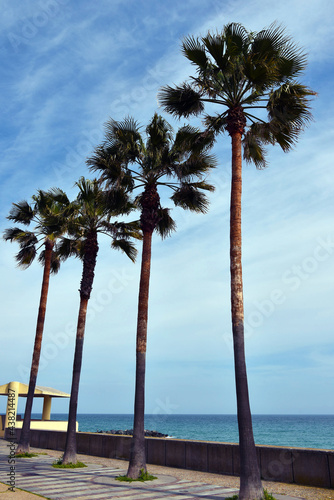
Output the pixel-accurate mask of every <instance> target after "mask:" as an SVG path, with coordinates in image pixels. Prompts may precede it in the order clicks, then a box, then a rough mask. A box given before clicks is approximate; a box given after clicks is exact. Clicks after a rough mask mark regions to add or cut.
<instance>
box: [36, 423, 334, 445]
mask: <svg viewBox="0 0 334 500" xmlns="http://www.w3.org/2000/svg"><path fill="white" fill-rule="evenodd" d="M34 418H38V416H37V415H36V416H35V417H34ZM39 418H40V416H39ZM52 419H54V420H67V415H65V414H53V415H52ZM77 420H78V422H79V431H82V432H96V431H98V430H100V431H107V430H110V429H114V430H117V429H122V430H124V429H132V427H133V416H132V415H107V414H99V415H94V414H80V415H78V417H77ZM145 428H146V429H149V430H156V431H158V432H162V433H164V434H168V436H171V437H175V438H179V439H198V440H204V441H221V442H225V443H236V442H238V427H237V418H236V416H235V415H146V416H145ZM253 428H254V437H255V442H256V444H268V445H278V446H300V447H303V448H321V449H330V450H334V415H253Z"/></svg>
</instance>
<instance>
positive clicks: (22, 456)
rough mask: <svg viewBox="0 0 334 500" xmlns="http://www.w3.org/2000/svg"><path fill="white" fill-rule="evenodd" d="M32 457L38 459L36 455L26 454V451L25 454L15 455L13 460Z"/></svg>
mask: <svg viewBox="0 0 334 500" xmlns="http://www.w3.org/2000/svg"><path fill="white" fill-rule="evenodd" d="M33 457H38V453H28V452H27V451H26V452H25V453H18V454H17V455H15V458H33Z"/></svg>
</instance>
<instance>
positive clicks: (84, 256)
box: [58, 177, 140, 464]
mask: <svg viewBox="0 0 334 500" xmlns="http://www.w3.org/2000/svg"><path fill="white" fill-rule="evenodd" d="M76 185H77V186H78V188H79V194H78V196H77V199H76V201H75V202H74V203H73V207H74V212H73V216H72V217H71V218H70V221H69V224H68V236H69V237H63V238H62V241H61V243H60V245H59V248H58V256H59V257H60V259H61V260H62V259H64V258H67V257H69V256H71V255H73V256H76V257H79V258H80V259H81V260H82V262H83V270H82V278H81V284H80V290H79V293H80V306H79V314H78V323H77V334H76V344H75V353H74V362H73V376H72V387H71V396H70V404H69V417H68V428H67V435H66V445H65V452H64V456H63V463H64V464H69V463H76V462H77V457H76V450H77V447H76V418H77V405H78V393H79V382H80V374H81V365H82V354H83V342H84V334H85V324H86V313H87V306H88V301H89V298H90V295H91V291H92V287H93V280H94V272H95V266H96V258H97V254H98V250H99V247H98V234H99V233H102V234H105V235H108V236H110V237H111V247H112V248H113V249H120V250H122V251H123V252H125V253H126V255H127V256H128V257H129V258H130V259H131V260H132V261H134V260H135V257H136V254H137V250H136V249H135V247H134V245H133V244H132V243H131V242H130V241H129V239H130V238H131V237H136V238H140V233H139V231H138V229H137V225H138V224H136V223H120V222H113V223H112V222H110V219H111V217H113V216H117V215H119V214H121V213H128V212H129V211H130V210H131V205H130V203H129V202H128V199H127V197H126V196H125V195H124V194H122V192H121V191H120V190H117V191H116V190H114V191H111V192H108V193H106V192H103V191H102V190H101V189H100V187H99V183H98V182H97V180H93V181H90V180H87V179H85V178H83V177H82V178H81V179H80V180H79V181H78V182H77V183H76Z"/></svg>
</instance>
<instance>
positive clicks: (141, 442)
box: [127, 231, 152, 479]
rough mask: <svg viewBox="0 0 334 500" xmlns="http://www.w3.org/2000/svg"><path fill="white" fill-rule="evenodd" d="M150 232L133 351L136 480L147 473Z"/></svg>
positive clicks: (146, 239)
mask: <svg viewBox="0 0 334 500" xmlns="http://www.w3.org/2000/svg"><path fill="white" fill-rule="evenodd" d="M151 247H152V231H143V253H142V262H141V274H140V284H139V300H138V320H137V348H136V389H135V405H134V421H133V438H132V443H131V453H130V461H129V468H128V472H127V476H128V477H130V478H132V479H137V478H138V477H139V475H140V472H141V470H144V472H146V470H147V469H146V454H145V435H144V417H145V368H146V342H147V318H148V296H149V286H150V272H151Z"/></svg>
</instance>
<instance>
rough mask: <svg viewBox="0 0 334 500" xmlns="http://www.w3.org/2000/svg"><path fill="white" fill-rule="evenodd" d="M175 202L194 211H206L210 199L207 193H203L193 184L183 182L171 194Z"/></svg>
mask: <svg viewBox="0 0 334 500" xmlns="http://www.w3.org/2000/svg"><path fill="white" fill-rule="evenodd" d="M171 199H172V200H173V202H174V204H175V205H176V206H178V207H182V208H183V209H185V210H191V211H192V212H200V213H206V212H207V211H208V208H209V201H208V199H207V197H206V196H205V194H203V193H201V192H200V191H199V190H198V189H197V188H196V187H195V186H194V185H193V184H191V183H186V182H185V183H183V184H181V186H180V187H179V188H178V189H177V190H176V191H175V193H174V194H173V196H171Z"/></svg>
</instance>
